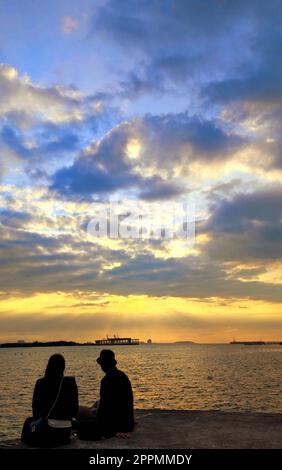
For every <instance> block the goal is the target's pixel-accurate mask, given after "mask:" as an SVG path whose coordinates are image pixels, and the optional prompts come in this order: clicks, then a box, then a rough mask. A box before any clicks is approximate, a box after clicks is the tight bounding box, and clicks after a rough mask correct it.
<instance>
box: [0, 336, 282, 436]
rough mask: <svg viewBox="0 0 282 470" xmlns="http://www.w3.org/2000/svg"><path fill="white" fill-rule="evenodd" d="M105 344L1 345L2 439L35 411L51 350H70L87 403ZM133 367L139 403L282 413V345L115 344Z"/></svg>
mask: <svg viewBox="0 0 282 470" xmlns="http://www.w3.org/2000/svg"><path fill="white" fill-rule="evenodd" d="M101 349H102V348H98V347H96V346H93V347H92V346H86V347H67V348H28V349H21V348H19V349H0V360H1V367H0V383H1V395H0V409H1V418H0V439H5V438H11V437H18V435H19V433H20V431H21V426H22V422H23V420H24V418H25V417H27V416H29V415H30V414H31V398H32V393H33V386H34V382H35V380H36V379H37V378H38V377H39V376H41V375H42V373H43V371H44V368H45V365H46V362H47V359H48V357H49V356H50V355H51V354H53V353H54V352H60V353H62V354H64V356H65V358H66V361H67V371H66V373H67V374H68V375H75V376H76V379H77V383H78V387H79V393H80V403H81V404H84V405H90V404H92V403H93V402H94V401H95V400H96V399H97V398H98V394H99V383H100V380H101V378H102V376H103V373H102V371H101V370H100V368H99V367H98V365H97V363H96V361H95V359H96V357H97V356H98V355H99V352H100V350H101ZM113 350H114V351H115V353H116V356H117V360H118V365H119V368H120V369H121V370H124V371H125V372H127V373H128V375H129V377H130V379H131V382H132V386H133V390H134V397H135V406H136V408H163V409H191V410H223V411H227V410H229V411H258V412H279V413H280V412H282V394H281V392H282V386H281V371H282V347H279V346H263V347H258V346H254V347H252V346H247V347H246V346H245V347H244V346H237V345H236V346H232V345H154V344H152V345H140V346H119V347H115V348H113Z"/></svg>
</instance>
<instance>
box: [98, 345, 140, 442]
mask: <svg viewBox="0 0 282 470" xmlns="http://www.w3.org/2000/svg"><path fill="white" fill-rule="evenodd" d="M97 362H98V364H99V365H100V366H101V369H102V370H103V372H105V376H104V377H103V379H102V381H101V388H100V402H99V405H98V410H97V415H96V417H97V419H98V420H99V421H100V422H101V423H102V426H103V428H104V430H105V432H106V434H110V435H116V436H117V437H121V438H125V437H128V436H127V433H128V432H130V431H132V430H133V428H134V413H133V393H132V388H131V383H130V380H129V378H128V377H127V375H126V374H125V373H124V372H122V371H120V370H119V369H118V368H117V367H116V364H117V361H116V359H115V354H114V352H113V351H111V350H110V349H104V350H103V351H101V353H100V356H99V357H98V359H97Z"/></svg>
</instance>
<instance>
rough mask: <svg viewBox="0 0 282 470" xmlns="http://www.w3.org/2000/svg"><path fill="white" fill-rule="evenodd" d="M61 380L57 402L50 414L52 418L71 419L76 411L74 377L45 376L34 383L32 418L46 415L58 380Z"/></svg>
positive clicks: (57, 388)
mask: <svg viewBox="0 0 282 470" xmlns="http://www.w3.org/2000/svg"><path fill="white" fill-rule="evenodd" d="M61 380H63V382H62V386H61V391H60V394H59V396H58V400H57V403H56V405H55V407H54V409H53V410H52V412H51V414H50V416H49V417H50V418H53V419H71V418H74V417H75V416H76V415H77V412H78V391H77V385H76V381H75V378H74V377H64V378H63V379H61V378H60V377H59V379H54V380H49V379H48V378H46V377H42V378H41V379H38V380H37V382H36V384H35V389H34V393H33V400H32V411H33V417H34V418H41V417H45V416H47V414H48V413H49V411H50V409H51V407H52V405H53V404H54V402H55V400H56V397H57V394H58V390H59V387H60V382H61Z"/></svg>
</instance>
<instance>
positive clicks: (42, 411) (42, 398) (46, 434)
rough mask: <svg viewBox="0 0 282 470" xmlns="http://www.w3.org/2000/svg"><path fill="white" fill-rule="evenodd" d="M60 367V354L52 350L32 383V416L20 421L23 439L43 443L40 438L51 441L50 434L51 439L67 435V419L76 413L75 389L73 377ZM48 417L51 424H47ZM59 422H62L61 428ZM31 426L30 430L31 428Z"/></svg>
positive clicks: (63, 361)
mask: <svg viewBox="0 0 282 470" xmlns="http://www.w3.org/2000/svg"><path fill="white" fill-rule="evenodd" d="M64 370H65V359H64V357H63V356H62V355H61V354H53V356H51V357H50V358H49V361H48V364H47V367H46V370H45V375H44V377H42V378H40V379H38V380H37V382H36V384H35V388H34V393H33V400H32V411H33V417H32V418H27V420H26V421H25V423H24V428H23V432H22V440H23V441H24V442H26V443H30V444H33V441H34V442H37V443H38V444H40V445H44V440H46V441H50V442H51V441H52V436H54V442H55V441H56V439H55V437H56V436H57V437H58V438H60V436H65V437H66V439H67V438H68V437H69V436H70V431H71V420H72V418H74V417H76V415H77V413H78V390H77V385H76V381H75V378H74V377H64ZM50 420H51V422H52V425H53V427H52V428H50V426H49V425H48V423H49V422H50ZM46 423H47V424H46ZM62 426H63V427H64V426H66V429H63V431H62V429H61V427H62ZM33 427H34V432H31V431H32V430H33ZM36 428H37V429H36ZM59 434H60V435H59ZM33 435H34V438H33ZM55 435H56V436H55ZM65 437H64V440H66V439H65ZM57 440H59V439H57ZM29 441H30V442H29ZM41 441H42V442H41ZM46 444H48V442H46Z"/></svg>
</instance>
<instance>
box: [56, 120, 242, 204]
mask: <svg viewBox="0 0 282 470" xmlns="http://www.w3.org/2000/svg"><path fill="white" fill-rule="evenodd" d="M242 143H243V140H242V139H241V138H240V137H239V136H237V135H235V134H232V133H230V134H227V133H226V132H225V131H224V130H222V129H220V127H218V126H217V124H216V123H214V122H212V121H205V120H201V119H199V118H196V117H193V118H190V117H189V116H188V115H187V114H186V113H183V114H180V115H164V116H145V117H144V118H143V119H140V118H138V119H135V120H133V121H131V122H129V123H127V122H126V123H123V124H120V125H119V126H117V127H116V128H115V129H113V130H112V131H111V132H109V133H108V134H106V136H105V137H104V138H103V139H101V140H100V141H96V142H94V143H93V144H92V146H91V147H89V148H88V149H87V150H86V151H85V152H84V153H83V154H82V155H81V156H79V157H78V158H77V159H76V161H75V162H74V164H73V165H72V166H70V167H66V168H63V169H60V170H59V171H58V172H57V173H56V174H55V176H54V182H53V186H52V189H55V190H57V191H58V192H59V193H61V194H63V195H68V196H70V197H71V196H72V195H78V196H79V195H81V196H83V197H90V196H91V195H92V194H97V193H100V192H104V193H107V192H112V191H116V190H118V189H126V188H134V187H135V188H137V189H139V190H140V191H141V197H143V196H144V198H146V199H154V198H156V199H158V198H161V199H163V198H165V197H167V198H170V197H172V196H174V195H178V194H180V193H181V192H183V189H182V186H183V184H182V182H181V180H180V179H179V178H178V179H177V176H176V174H175V173H173V171H174V168H176V167H177V171H178V173H180V174H181V173H182V174H186V173H188V172H189V164H190V163H193V162H195V161H197V162H204V163H205V165H209V163H213V162H214V161H222V160H226V159H227V158H228V155H232V153H233V152H235V151H236V150H238V149H239V148H240V147H241V145H242ZM172 162H173V165H172ZM173 167H174V168H173ZM161 176H162V177H161ZM143 188H144V189H143Z"/></svg>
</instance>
